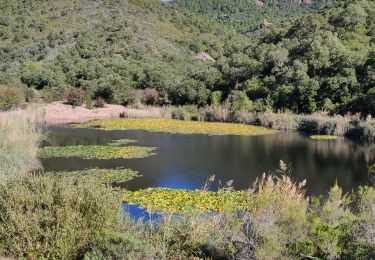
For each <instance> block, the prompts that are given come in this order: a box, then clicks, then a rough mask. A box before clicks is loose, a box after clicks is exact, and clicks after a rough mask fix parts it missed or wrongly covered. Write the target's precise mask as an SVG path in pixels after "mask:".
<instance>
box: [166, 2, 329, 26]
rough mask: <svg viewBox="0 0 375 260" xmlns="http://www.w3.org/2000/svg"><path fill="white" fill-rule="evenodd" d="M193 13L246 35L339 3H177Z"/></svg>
mask: <svg viewBox="0 0 375 260" xmlns="http://www.w3.org/2000/svg"><path fill="white" fill-rule="evenodd" d="M171 2H172V3H174V4H176V5H178V6H179V7H182V8H184V9H186V10H188V11H190V12H193V13H196V14H201V15H207V16H208V17H211V18H213V19H215V20H216V21H218V22H220V23H222V24H225V25H228V26H231V27H233V28H235V29H236V30H237V31H239V32H242V33H245V32H249V31H253V30H255V29H257V28H259V26H260V25H261V23H262V21H263V20H264V19H266V20H268V21H269V22H271V23H278V22H281V21H285V20H289V19H292V18H295V17H298V16H301V15H302V14H306V13H309V12H315V11H317V10H320V9H322V8H325V7H328V6H332V5H333V4H334V3H335V2H336V1H335V0H204V1H202V0H173V1H171Z"/></svg>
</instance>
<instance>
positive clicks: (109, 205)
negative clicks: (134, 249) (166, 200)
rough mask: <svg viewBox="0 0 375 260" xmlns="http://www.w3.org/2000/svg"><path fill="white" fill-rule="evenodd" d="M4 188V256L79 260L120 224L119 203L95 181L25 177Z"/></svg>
mask: <svg viewBox="0 0 375 260" xmlns="http://www.w3.org/2000/svg"><path fill="white" fill-rule="evenodd" d="M0 185H1V186H0V255H2V256H9V257H14V258H48V259H74V258H79V257H82V256H83V255H84V253H85V252H86V250H87V248H88V247H90V246H93V245H94V244H95V243H97V242H98V241H99V240H100V239H102V237H106V235H107V233H108V232H111V231H112V232H113V231H114V230H116V227H117V225H118V224H117V223H118V214H119V209H118V198H116V197H115V196H114V195H113V194H112V193H111V191H110V189H109V188H107V187H105V186H103V185H102V184H98V182H96V181H93V180H92V179H91V180H90V179H88V178H86V179H82V180H78V181H75V182H73V181H71V182H69V181H67V179H63V178H56V177H51V176H22V177H20V178H10V179H9V180H8V181H7V182H6V183H4V184H0Z"/></svg>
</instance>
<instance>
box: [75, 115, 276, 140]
mask: <svg viewBox="0 0 375 260" xmlns="http://www.w3.org/2000/svg"><path fill="white" fill-rule="evenodd" d="M75 127H79V128H87V127H88V128H99V129H103V130H145V131H149V132H164V133H171V134H209V135H246V136H253V135H265V134H273V133H276V132H275V131H274V130H271V129H268V128H264V127H260V126H252V125H245V124H231V123H217V122H196V121H180V120H174V119H154V118H138V119H107V120H94V121H91V122H88V123H84V124H78V125H75Z"/></svg>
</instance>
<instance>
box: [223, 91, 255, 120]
mask: <svg viewBox="0 0 375 260" xmlns="http://www.w3.org/2000/svg"><path fill="white" fill-rule="evenodd" d="M228 103H229V111H230V117H231V118H232V120H233V121H237V122H239V121H240V120H241V117H242V114H243V113H247V112H250V111H251V110H252V109H253V102H252V101H251V100H250V99H249V98H248V96H247V95H246V93H245V92H243V91H232V92H231V93H230V95H229V97H228Z"/></svg>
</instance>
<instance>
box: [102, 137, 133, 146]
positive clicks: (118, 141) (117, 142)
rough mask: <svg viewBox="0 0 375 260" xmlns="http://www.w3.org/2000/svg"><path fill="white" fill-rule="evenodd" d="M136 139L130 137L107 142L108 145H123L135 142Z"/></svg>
mask: <svg viewBox="0 0 375 260" xmlns="http://www.w3.org/2000/svg"><path fill="white" fill-rule="evenodd" d="M136 142H137V141H135V140H131V139H118V140H113V141H111V142H110V143H108V145H109V146H125V145H128V144H132V143H136Z"/></svg>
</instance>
